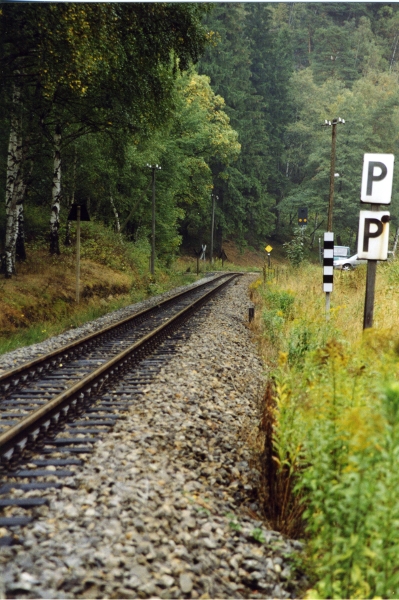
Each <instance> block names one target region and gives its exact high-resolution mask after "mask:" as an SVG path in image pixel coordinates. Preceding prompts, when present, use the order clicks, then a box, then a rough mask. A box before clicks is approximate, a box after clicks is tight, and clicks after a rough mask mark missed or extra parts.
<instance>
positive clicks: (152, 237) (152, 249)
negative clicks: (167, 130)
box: [147, 163, 161, 275]
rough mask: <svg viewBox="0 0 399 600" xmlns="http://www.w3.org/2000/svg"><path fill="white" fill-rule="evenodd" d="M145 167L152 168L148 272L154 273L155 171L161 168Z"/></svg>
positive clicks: (155, 166) (156, 166)
mask: <svg viewBox="0 0 399 600" xmlns="http://www.w3.org/2000/svg"><path fill="white" fill-rule="evenodd" d="M147 167H148V168H149V169H152V227H151V261H150V272H151V275H154V273H155V171H156V170H157V169H158V170H161V167H160V166H159V165H149V164H148V163H147Z"/></svg>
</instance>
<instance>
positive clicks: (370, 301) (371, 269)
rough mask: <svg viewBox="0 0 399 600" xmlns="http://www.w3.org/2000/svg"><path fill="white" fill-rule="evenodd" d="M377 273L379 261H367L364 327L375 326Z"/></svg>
mask: <svg viewBox="0 0 399 600" xmlns="http://www.w3.org/2000/svg"><path fill="white" fill-rule="evenodd" d="M376 274H377V261H376V260H368V261H367V279H366V299H365V301H364V316H363V329H369V328H370V327H372V326H373V317H374V295H375V279H376Z"/></svg>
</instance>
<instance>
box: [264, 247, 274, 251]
mask: <svg viewBox="0 0 399 600" xmlns="http://www.w3.org/2000/svg"><path fill="white" fill-rule="evenodd" d="M265 250H266V252H271V251H272V250H273V248H272V247H271V246H266V248H265Z"/></svg>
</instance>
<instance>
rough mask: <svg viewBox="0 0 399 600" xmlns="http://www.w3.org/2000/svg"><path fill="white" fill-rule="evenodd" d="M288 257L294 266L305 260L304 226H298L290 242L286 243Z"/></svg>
mask: <svg viewBox="0 0 399 600" xmlns="http://www.w3.org/2000/svg"><path fill="white" fill-rule="evenodd" d="M284 248H285V252H286V254H287V258H288V260H289V261H290V263H291V264H292V266H293V267H299V265H300V264H301V263H302V262H303V261H304V260H305V230H304V227H298V228H297V229H296V230H295V232H294V237H293V238H292V240H291V241H290V242H286V243H285V244H284Z"/></svg>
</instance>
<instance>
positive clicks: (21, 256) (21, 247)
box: [15, 190, 26, 260]
mask: <svg viewBox="0 0 399 600" xmlns="http://www.w3.org/2000/svg"><path fill="white" fill-rule="evenodd" d="M24 191H25V190H24ZM22 198H23V197H22ZM17 212H18V216H17V221H18V227H17V228H18V232H17V240H16V244H15V251H16V252H15V253H16V257H17V259H18V260H26V250H25V221H24V204H23V202H21V203H20V204H18V206H17Z"/></svg>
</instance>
